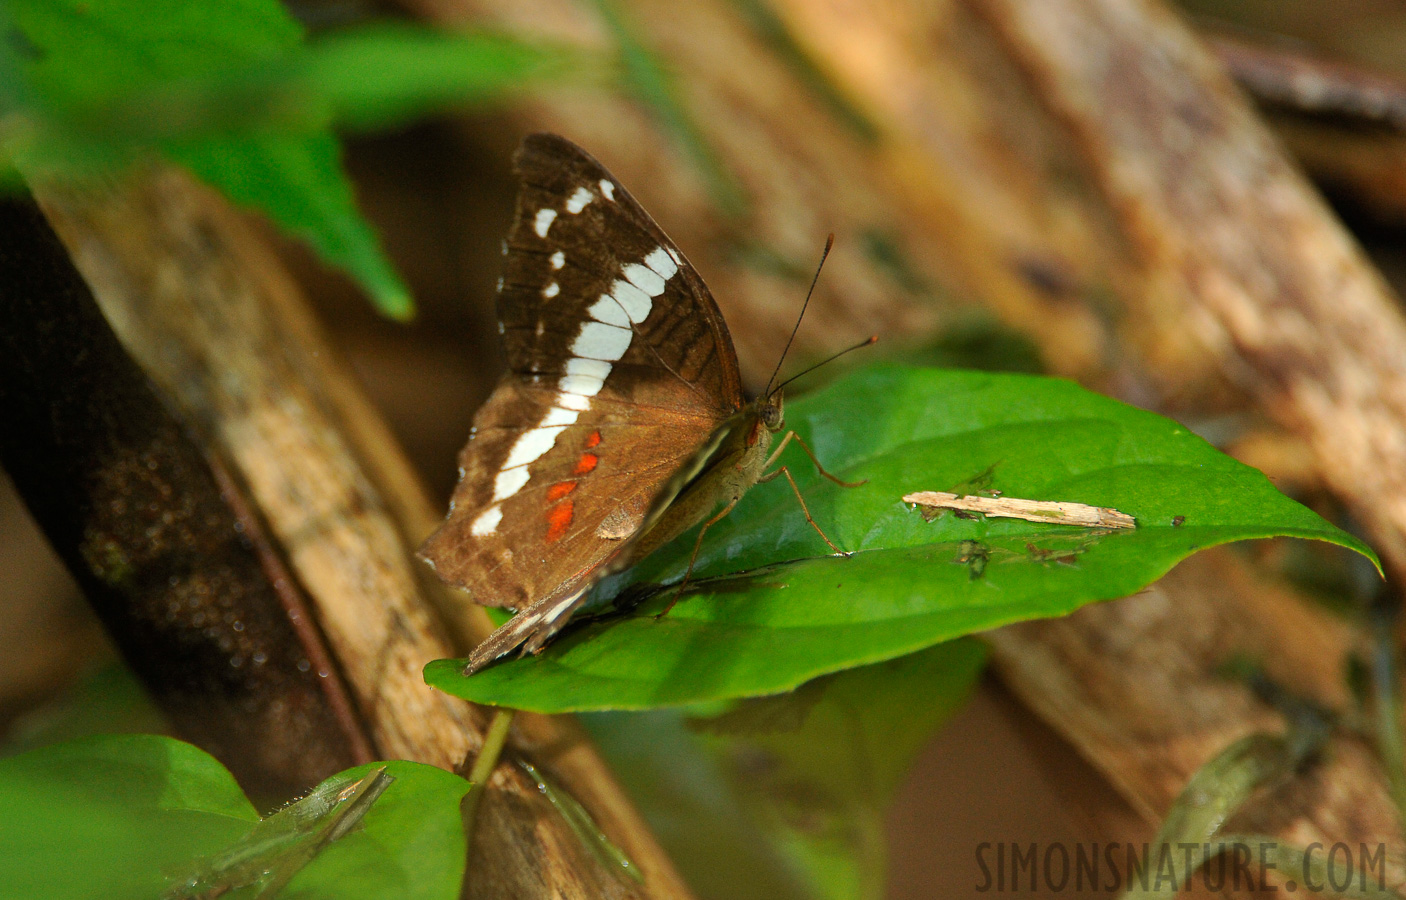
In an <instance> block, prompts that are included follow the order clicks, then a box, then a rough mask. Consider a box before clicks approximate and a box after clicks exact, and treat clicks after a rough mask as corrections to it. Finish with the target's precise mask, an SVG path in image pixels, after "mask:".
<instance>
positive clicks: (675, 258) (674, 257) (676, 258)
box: [665, 247, 683, 265]
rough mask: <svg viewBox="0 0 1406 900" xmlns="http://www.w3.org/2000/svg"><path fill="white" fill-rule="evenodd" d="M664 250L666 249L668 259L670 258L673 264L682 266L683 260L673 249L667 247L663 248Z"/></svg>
mask: <svg viewBox="0 0 1406 900" xmlns="http://www.w3.org/2000/svg"><path fill="white" fill-rule="evenodd" d="M665 249H667V250H668V251H669V258H670V259H672V260H673V261H674V262H676V263H678V264H679V265H683V260H682V259H680V258H679V251H677V250H675V249H674V248H673V247H667V248H665Z"/></svg>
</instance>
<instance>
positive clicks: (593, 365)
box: [566, 357, 610, 381]
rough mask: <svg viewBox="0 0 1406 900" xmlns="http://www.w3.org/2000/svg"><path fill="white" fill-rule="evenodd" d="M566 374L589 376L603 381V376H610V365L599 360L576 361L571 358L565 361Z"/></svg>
mask: <svg viewBox="0 0 1406 900" xmlns="http://www.w3.org/2000/svg"><path fill="white" fill-rule="evenodd" d="M566 374H568V375H590V376H591V377H592V378H599V379H600V380H601V381H604V380H605V376H607V375H609V374H610V363H608V362H605V361H604V360H600V359H577V358H575V357H572V358H571V359H568V360H567V361H566Z"/></svg>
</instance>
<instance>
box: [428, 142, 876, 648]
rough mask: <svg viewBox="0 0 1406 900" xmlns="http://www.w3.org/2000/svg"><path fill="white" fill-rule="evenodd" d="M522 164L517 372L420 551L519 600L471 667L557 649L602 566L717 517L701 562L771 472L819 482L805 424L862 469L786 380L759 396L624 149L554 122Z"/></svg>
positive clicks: (515, 274) (500, 602)
mask: <svg viewBox="0 0 1406 900" xmlns="http://www.w3.org/2000/svg"><path fill="white" fill-rule="evenodd" d="M515 168H516V171H517V174H518V176H519V179H520V182H521V184H520V189H519V192H518V198H517V209H516V213H515V215H514V219H513V223H512V226H511V228H510V230H509V232H508V238H507V241H506V242H505V243H504V246H503V252H504V264H503V277H502V278H501V279H500V281H499V283H498V319H499V325H498V328H499V331H500V333H501V334H502V338H503V344H504V347H505V350H506V355H507V362H508V371H507V372H506V373H505V374H504V375H503V377H502V379H501V380H500V381H499V382H498V385H497V387H496V388H495V389H494V391H493V394H492V395H491V396H490V397H489V398H488V401H487V402H486V403H484V405H483V406H482V407H481V408H480V409H479V411H478V413H477V414H476V416H475V417H474V424H473V429H472V431H471V432H470V438H469V442H468V444H467V445H466V446H465V447H464V449H463V451H462V452H461V454H460V459H459V461H460V477H459V483H458V485H457V487H456V488H455V490H454V494H453V498H452V499H451V501H450V511H449V515H448V516H447V517H446V519H445V521H444V522H443V524H442V525H441V526H440V527H439V529H438V530H437V531H436V532H435V533H434V534H433V535H431V536H430V538H429V539H428V540H427V541H426V542H425V544H424V546H423V547H422V548H421V550H420V555H421V557H422V558H424V559H425V560H426V561H427V562H428V563H429V564H430V565H431V566H432V567H433V568H434V570H435V571H436V573H437V574H438V575H439V577H440V578H441V579H443V580H444V581H446V582H448V583H449V584H451V585H454V586H457V587H461V588H464V589H466V590H467V591H468V592H469V593H470V595H471V596H472V597H473V599H474V600H475V601H476V602H478V603H481V604H484V605H487V606H501V607H511V608H513V609H516V610H517V611H518V612H517V614H516V615H515V616H514V617H513V619H511V620H510V621H509V622H507V623H506V624H504V625H503V626H502V627H500V628H498V629H497V630H496V631H494V632H493V634H492V635H490V636H489V637H488V639H487V640H485V641H484V642H483V643H481V644H480V645H479V646H478V647H477V648H475V649H474V651H473V653H472V655H471V656H470V658H469V662H468V664H467V666H466V668H465V670H464V671H465V674H472V673H473V672H476V671H478V670H479V669H482V668H483V667H484V666H487V665H488V664H489V663H491V662H493V661H494V660H495V659H497V658H498V657H500V656H502V655H503V654H505V653H508V652H510V651H512V650H513V649H515V648H518V647H521V648H522V652H524V653H536V652H538V651H539V650H541V648H542V647H543V645H544V644H545V643H546V642H547V640H548V639H550V638H551V637H552V635H554V634H555V633H556V632H557V631H559V630H560V629H561V628H562V626H564V625H565V624H566V622H567V620H568V619H569V618H570V617H571V614H572V612H573V611H574V610H575V609H577V607H579V606H580V605H581V603H583V602H584V601H585V599H586V595H587V592H588V591H589V590H590V588H591V587H592V586H593V585H594V584H595V583H596V582H598V581H599V580H600V579H601V578H603V577H605V576H606V575H608V574H611V573H613V572H618V571H621V570H623V569H625V568H627V567H629V566H630V565H632V564H633V563H634V562H636V561H638V560H640V559H641V558H643V557H644V556H646V555H647V554H649V553H650V552H651V551H653V550H654V549H656V548H657V547H659V546H661V545H663V544H664V543H666V542H668V541H670V540H672V539H673V538H675V537H677V536H678V535H680V534H682V533H683V532H684V531H687V530H688V529H689V528H691V527H693V526H694V525H696V524H698V523H699V522H703V523H704V525H703V528H702V529H701V530H700V532H699V534H698V538H697V541H696V542H695V544H694V551H693V552H694V557H693V558H694V559H695V560H696V558H697V553H698V547H699V546H700V545H701V542H702V539H703V534H704V533H706V531H707V529H708V527H710V526H711V525H713V524H714V523H716V522H717V521H719V520H720V519H721V518H722V517H723V516H725V515H727V514H728V513H729V512H731V510H732V508H733V507H734V506H735V505H736V504H737V502H738V500H739V499H741V497H742V495H743V494H744V493H745V492H746V491H747V490H748V489H749V488H750V487H751V486H752V485H754V484H757V483H759V482H764V481H770V480H771V479H773V478H775V477H777V476H779V475H784V476H785V477H786V479H787V480H788V481H790V483H791V487H792V489H793V490H795V491H796V497H797V499H800V496H801V495H800V491H799V490H797V489H796V485H795V480H794V479H793V478H792V476H791V473H790V471H789V470H788V469H787V468H786V467H785V466H781V467H779V468H777V469H775V470H773V471H771V472H768V471H767V470H768V469H769V468H770V467H771V465H772V464H773V463H774V462H775V461H776V459H777V457H778V456H779V455H780V453H781V451H782V450H783V449H785V447H786V446H787V445H788V444H789V443H790V442H791V441H792V440H795V441H797V442H798V443H800V445H801V446H802V447H804V448H805V450H806V453H807V454H808V455H809V456H810V458H811V460H812V461H813V462H815V465H816V467H817V468H818V469H819V470H820V472H821V473H822V474H823V475H825V476H826V477H827V478H830V479H831V480H833V481H835V482H837V483H839V484H842V485H846V486H854V485H851V484H850V483H848V482H843V481H840V480H839V479H838V478H835V476H833V475H831V474H830V473H828V472H826V471H825V469H824V468H823V467H821V466H820V463H819V462H818V461H817V460H816V459H815V455H814V453H812V452H811V451H810V448H809V447H807V446H806V445H805V444H804V442H801V441H800V439H799V437H797V436H796V435H795V433H794V432H786V433H785V434H784V435H782V436H781V437H780V438H779V439H778V438H777V435H779V434H781V432H782V430H783V428H784V412H783V401H782V395H781V391H780V389H779V388H775V389H773V388H771V387H770V385H768V390H767V391H765V392H764V393H763V394H762V395H761V396H760V397H758V398H757V399H756V400H754V401H752V402H750V403H749V402H746V401H745V400H744V397H743V394H742V381H741V377H740V375H739V373H738V367H737V353H736V351H735V350H734V349H733V345H732V338H731V336H730V335H729V334H728V330H727V324H726V323H725V322H724V321H723V317H722V313H721V312H719V310H718V306H717V303H715V302H714V300H713V298H712V295H711V294H709V292H708V288H707V286H706V285H704V283H703V279H702V278H701V277H700V276H699V274H698V272H697V271H695V270H694V268H693V266H691V265H690V264H689V262H688V260H687V259H686V258H685V257H684V255H683V253H682V252H680V250H679V249H678V248H677V247H676V246H674V243H673V242H672V241H670V240H669V238H668V237H667V236H666V235H665V234H664V232H663V230H662V229H661V228H660V227H659V226H658V225H657V224H655V222H654V220H653V219H652V218H650V216H649V214H648V213H646V212H645V211H644V209H643V208H642V207H641V206H640V205H639V204H638V203H637V202H636V201H635V199H634V198H633V197H631V196H630V194H629V192H628V191H626V190H625V189H624V188H623V187H621V185H620V183H619V182H618V181H617V180H616V179H615V178H614V177H613V176H612V175H611V174H610V173H609V172H608V171H606V169H605V167H604V166H602V165H601V164H600V163H599V162H597V161H596V160H595V159H593V158H592V157H591V156H590V155H589V154H588V153H586V151H584V150H582V149H581V148H580V147H577V146H576V145H575V144H573V143H571V142H570V141H568V140H566V139H565V138H562V137H559V136H557V135H552V134H534V135H531V136H529V137H528V138H526V140H524V141H523V143H522V146H521V147H520V148H519V150H518V152H517V155H516V157H515ZM871 340H872V339H871ZM773 380H774V377H773ZM861 483H862V482H861ZM801 506H802V509H803V510H804V509H805V501H804V500H801ZM805 515H806V520H807V521H809V522H810V523H811V525H812V526H813V527H814V528H815V530H816V531H817V532H818V533H819V534H820V536H821V537H822V538H824V539H825V542H826V544H828V545H829V546H830V548H831V550H832V551H834V552H836V553H841V552H842V551H840V549H839V548H838V547H837V546H836V545H835V544H834V543H832V542H831V541H830V539H829V538H828V537H826V536H825V533H824V532H823V531H821V530H820V527H819V526H818V525H816V523H815V521H814V520H813V519H811V517H810V512H809V510H806V511H805ZM689 572H690V573H691V572H692V562H690V565H689ZM686 580H687V576H685V581H686ZM676 597H677V594H676Z"/></svg>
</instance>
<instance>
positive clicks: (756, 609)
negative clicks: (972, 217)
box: [426, 367, 1375, 712]
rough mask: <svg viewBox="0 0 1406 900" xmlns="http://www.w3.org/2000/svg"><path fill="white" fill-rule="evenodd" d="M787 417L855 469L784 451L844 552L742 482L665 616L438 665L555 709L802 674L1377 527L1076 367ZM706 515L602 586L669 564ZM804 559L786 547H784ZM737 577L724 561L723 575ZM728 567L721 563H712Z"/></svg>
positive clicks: (734, 692) (767, 489)
mask: <svg viewBox="0 0 1406 900" xmlns="http://www.w3.org/2000/svg"><path fill="white" fill-rule="evenodd" d="M787 418H788V424H789V425H790V426H791V427H794V428H795V429H796V430H797V432H799V433H800V434H801V435H802V436H803V437H805V438H806V439H807V440H808V441H809V442H810V444H811V446H812V447H814V449H815V452H816V454H817V456H818V457H819V458H820V459H821V460H822V461H823V462H824V463H825V465H826V466H827V468H829V469H830V470H831V471H833V472H835V473H836V474H838V475H839V476H841V477H843V478H846V479H850V480H855V479H866V478H867V479H868V480H869V481H868V483H867V484H865V485H863V486H862V487H858V488H842V487H839V486H837V485H835V484H833V483H831V482H828V481H824V480H821V479H820V478H818V477H817V476H816V475H815V473H814V471H813V470H812V468H811V467H810V465H809V463H808V462H807V461H806V459H805V456H804V455H803V454H802V453H801V452H800V451H799V450H797V451H796V452H795V453H794V454H788V456H787V459H786V461H787V463H788V464H789V465H790V466H791V467H792V471H793V473H794V474H795V475H796V480H797V482H798V484H799V485H800V487H801V491H802V493H803V494H804V496H805V500H806V503H807V505H808V506H809V508H810V511H811V513H812V514H813V516H814V518H815V520H816V521H817V522H818V523H819V524H820V526H821V527H822V528H824V529H825V531H826V532H827V533H828V534H829V536H830V537H831V538H832V539H833V540H835V541H836V542H837V543H838V544H839V545H841V546H842V547H844V548H846V549H848V550H852V551H856V552H855V553H854V555H853V556H851V557H849V558H833V557H830V556H827V555H825V554H826V552H827V551H826V547H825V544H824V543H823V542H822V541H821V540H820V538H819V537H818V536H817V535H816V534H815V532H814V531H813V530H812V529H811V528H810V526H809V525H807V524H806V522H805V519H804V518H803V516H802V515H801V511H800V508H799V506H798V505H797V503H796V500H795V497H794V496H791V494H790V492H789V490H788V489H787V485H786V483H785V481H784V480H779V481H776V482H772V483H770V484H767V485H761V486H759V487H757V488H754V489H753V490H752V491H750V492H749V493H748V495H747V496H746V498H744V500H743V501H742V503H740V504H739V505H738V507H737V509H736V510H735V511H734V512H733V514H732V515H730V516H729V517H727V518H726V519H724V520H723V521H722V522H721V523H719V524H718V525H717V526H715V527H714V528H713V529H712V530H710V531H709V532H708V535H707V539H706V540H705V541H704V544H703V550H702V552H701V553H700V554H699V557H698V565H697V568H696V569H695V572H694V577H695V581H696V582H699V583H696V584H695V585H693V586H692V587H691V588H690V591H689V592H688V593H687V594H685V595H684V597H683V598H682V600H681V601H680V602H679V603H678V605H677V606H676V607H674V609H673V611H672V612H670V613H669V615H668V616H666V617H664V618H662V619H656V618H655V615H654V614H655V613H657V612H659V611H660V610H661V609H662V608H663V605H664V604H665V603H666V602H667V600H668V599H669V595H668V593H667V592H666V593H664V594H663V595H662V596H654V597H653V598H651V599H649V600H648V601H646V602H645V603H643V604H642V605H641V606H640V607H639V608H637V609H636V610H635V611H634V612H633V613H631V614H630V615H627V616H623V617H619V618H614V619H609V620H605V619H603V620H599V621H595V622H591V623H588V624H585V625H583V626H582V627H579V628H576V629H574V630H572V631H571V632H570V633H568V634H566V635H564V636H563V637H562V638H561V639H559V640H558V641H556V642H555V643H554V644H553V645H551V646H550V647H549V648H548V649H547V650H546V651H544V652H543V653H542V654H541V655H540V656H538V657H536V658H531V659H514V660H509V661H506V662H503V663H500V664H498V665H496V666H493V667H491V668H489V669H487V670H485V671H483V672H481V673H479V674H478V675H475V676H473V677H471V678H465V677H463V676H462V675H461V674H460V672H459V669H460V665H461V664H460V663H458V662H456V661H453V660H440V661H436V662H434V663H431V664H430V666H429V667H428V668H427V669H426V679H427V680H428V681H429V682H430V683H431V684H433V685H434V686H436V687H438V688H440V689H442V690H445V691H448V692H449V693H452V694H455V695H457V696H460V697H464V698H465V699H469V700H473V701H475V702H478V703H491V704H501V705H505V706H513V707H518V708H523V709H532V710H539V711H543V712H563V711H582V710H600V709H642V708H648V707H657V706H668V705H677V704H684V703H693V702H698V701H703V700H712V699H719V698H728V697H745V696H755V695H761V694H774V693H779V692H782V691H786V690H790V689H792V688H794V687H796V686H797V685H799V684H802V683H804V682H806V681H809V680H810V679H812V678H815V677H817V676H819V675H823V674H825V673H827V672H834V671H838V670H841V669H845V668H850V667H853V666H857V665H864V664H867V663H872V662H877V661H880V660H884V659H891V658H893V657H895V656H900V655H902V654H905V653H911V652H913V651H915V650H918V649H921V648H923V647H927V646H931V645H932V644H936V643H939V642H941V641H945V640H950V639H952V638H954V637H959V636H961V635H965V634H971V633H973V632H977V631H983V630H986V629H988V628H994V627H996V626H999V625H1004V624H1006V623H1009V622H1016V621H1021V620H1024V619H1031V618H1037V617H1043V616H1057V615H1062V614H1065V613H1068V612H1071V611H1073V610H1075V609H1077V608H1078V607H1080V606H1082V605H1083V604H1085V603H1089V602H1092V601H1096V600H1107V599H1112V598H1115V597H1121V596H1125V595H1127V594H1131V593H1133V592H1135V591H1137V590H1139V589H1141V588H1142V587H1144V586H1146V585H1147V584H1149V583H1151V582H1152V581H1154V580H1156V579H1157V578H1159V577H1161V576H1162V575H1163V574H1165V573H1166V572H1167V571H1168V570H1169V569H1171V567H1172V566H1174V565H1175V564H1176V563H1177V562H1179V561H1180V560H1182V559H1184V558H1185V557H1187V556H1189V555H1190V554H1192V553H1194V552H1196V551H1197V550H1200V549H1203V548H1205V547H1210V546H1214V545H1216V544H1223V543H1227V542H1229V541H1238V540H1245V539H1248V538H1267V537H1274V536H1280V535H1286V536H1291V537H1299V538H1311V539H1317V540H1323V541H1328V542H1331V543H1335V544H1339V545H1341V546H1343V547H1348V548H1350V549H1353V550H1356V551H1357V552H1359V553H1362V554H1364V555H1367V556H1368V557H1370V558H1372V559H1373V560H1375V556H1373V555H1372V551H1371V550H1370V549H1369V548H1368V547H1367V546H1366V545H1365V544H1363V543H1362V542H1361V541H1359V540H1358V539H1356V538H1354V537H1352V536H1351V535H1348V534H1346V533H1344V532H1343V531H1341V530H1339V529H1337V528H1335V527H1333V526H1332V525H1330V524H1328V523H1327V522H1325V521H1323V519H1321V518H1320V517H1319V516H1317V515H1316V514H1314V513H1313V512H1311V511H1309V510H1308V509H1306V508H1304V507H1303V506H1301V505H1299V504H1297V503H1295V502H1293V501H1292V500H1290V499H1288V498H1287V497H1285V496H1283V495H1282V494H1280V493H1279V492H1278V491H1277V490H1275V488H1274V486H1273V485H1271V484H1270V483H1269V480H1268V479H1267V478H1265V477H1264V475H1263V474H1261V473H1260V472H1258V471H1256V470H1255V469H1252V468H1250V467H1249V466H1246V465H1243V464H1241V463H1239V462H1236V461H1235V460H1233V459H1231V458H1230V457H1228V456H1225V455H1224V454H1222V453H1220V452H1219V451H1217V450H1216V449H1215V448H1213V447H1212V446H1210V445H1209V444H1208V443H1206V442H1205V441H1204V440H1202V439H1201V438H1199V437H1197V436H1196V435H1194V434H1192V433H1191V432H1189V431H1188V430H1187V429H1186V428H1185V427H1183V426H1181V425H1178V424H1177V423H1176V422H1173V421H1170V420H1168V419H1165V418H1163V417H1161V416H1157V415H1154V414H1152V413H1148V412H1145V411H1142V410H1138V409H1135V408H1133V407H1130V406H1127V405H1125V404H1122V403H1119V402H1117V401H1115V400H1111V399H1109V398H1107V397H1103V396H1100V395H1098V394H1094V393H1091V392H1089V391H1085V390H1083V389H1082V388H1080V387H1078V386H1077V385H1074V384H1072V383H1070V382H1066V381H1060V380H1055V379H1048V378H1036V377H1029V376H1017V375H998V374H989V373H975V372H960V371H942V370H931V369H908V368H892V367H884V368H876V369H871V370H867V371H864V372H860V373H858V374H855V375H852V376H850V377H847V378H845V379H844V380H842V381H840V382H838V383H836V384H834V385H833V386H831V387H830V388H828V389H826V390H823V391H821V392H818V393H816V394H814V395H812V396H809V397H807V398H805V399H803V400H800V401H797V402H796V403H794V404H792V405H791V406H790V407H789V409H788V416H787ZM977 488H981V489H986V490H999V491H1001V492H1002V493H1003V494H1004V495H1005V496H1007V497H1019V498H1024V499H1031V500H1060V501H1076V502H1082V503H1089V504H1093V505H1097V506H1107V507H1114V508H1116V509H1119V510H1121V511H1123V512H1125V513H1129V514H1131V515H1133V516H1135V517H1136V518H1137V522H1138V527H1137V528H1136V529H1135V530H1132V531H1125V532H1116V533H1101V532H1094V531H1090V530H1088V529H1081V528H1075V527H1071V526H1061V525H1047V524H1041V523H1030V522H1022V521H1018V520H1011V519H990V520H985V519H964V518H958V517H956V516H954V515H950V514H948V515H944V516H943V517H941V518H938V519H937V520H935V521H931V522H929V521H927V520H926V519H925V518H924V517H923V516H922V515H921V514H920V513H919V511H917V510H914V509H912V508H910V507H909V506H908V505H907V504H905V503H903V502H902V500H901V499H900V498H901V497H902V496H903V495H904V494H907V493H911V492H913V491H919V490H952V489H956V490H958V491H964V492H968V493H971V492H974V491H975V490H976V489H977ZM693 538H694V533H692V532H690V533H689V534H686V535H684V536H683V537H681V538H680V539H679V540H678V541H676V542H674V543H673V544H671V545H670V546H668V547H666V548H663V549H661V550H660V551H659V552H658V553H655V554H653V555H652V556H651V557H649V558H648V559H646V560H645V561H644V562H643V563H642V564H641V565H640V566H638V567H636V569H635V570H633V571H632V572H630V573H626V574H625V575H624V576H619V577H617V578H615V579H613V580H611V581H609V582H607V583H606V584H604V585H602V586H601V589H600V590H601V592H602V593H603V594H605V595H607V596H612V595H613V594H614V593H615V592H617V591H619V590H620V588H621V587H622V582H625V581H636V582H650V583H655V582H657V583H668V582H675V581H677V580H678V579H680V578H681V577H682V575H683V573H684V571H685V570H686V568H687V565H688V555H689V550H690V548H691V547H692V545H693ZM787 560H794V562H789V563H786V564H784V565H776V564H777V563H780V562H782V561H787ZM724 575H731V576H732V577H727V578H719V577H717V576H724ZM709 576H713V579H712V580H708V579H709Z"/></svg>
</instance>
